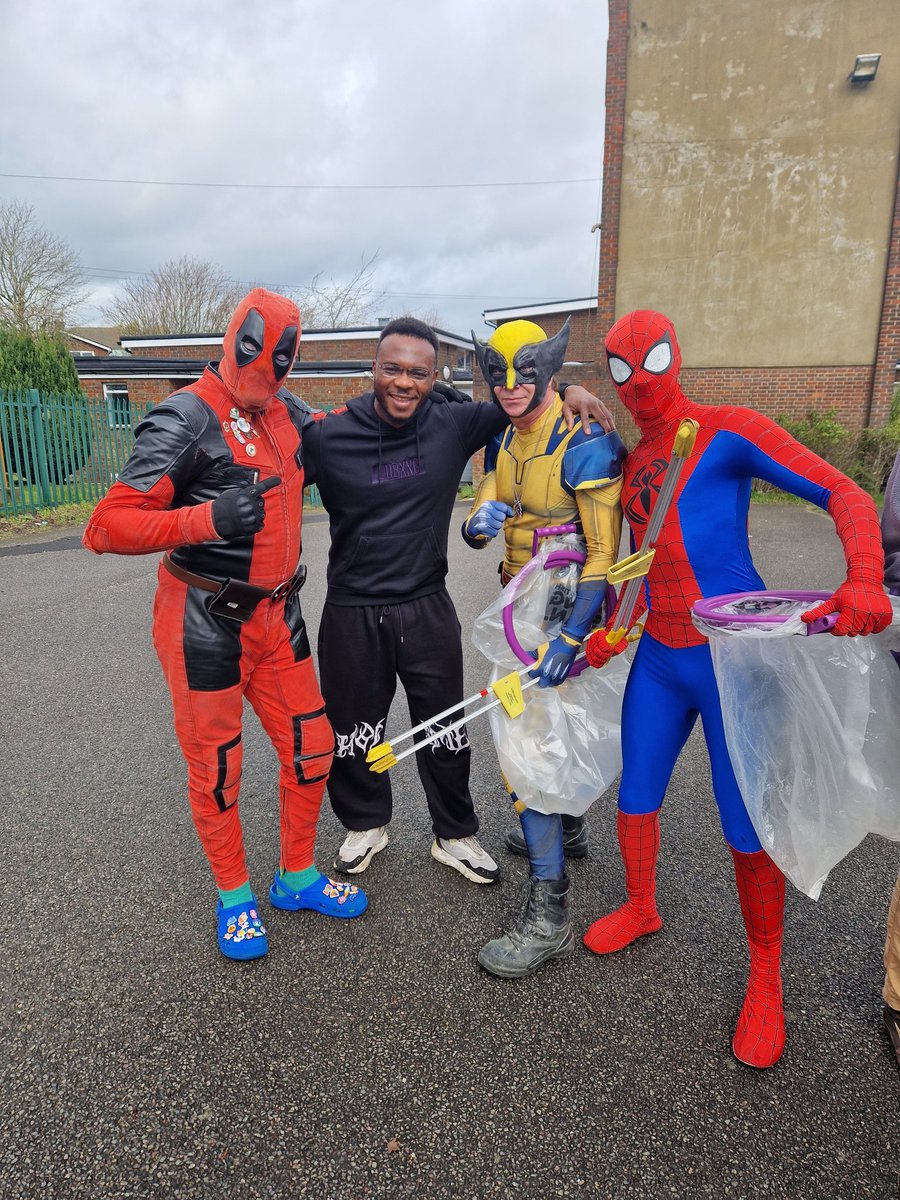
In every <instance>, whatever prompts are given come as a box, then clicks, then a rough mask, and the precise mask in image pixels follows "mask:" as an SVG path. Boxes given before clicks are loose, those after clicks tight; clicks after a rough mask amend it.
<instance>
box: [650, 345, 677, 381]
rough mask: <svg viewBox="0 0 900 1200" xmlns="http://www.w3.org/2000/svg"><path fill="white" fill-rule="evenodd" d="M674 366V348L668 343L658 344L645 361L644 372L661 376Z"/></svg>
mask: <svg viewBox="0 0 900 1200" xmlns="http://www.w3.org/2000/svg"><path fill="white" fill-rule="evenodd" d="M671 365H672V347H671V346H670V345H669V343H668V342H657V343H656V345H655V346H654V347H653V349H652V350H651V351H650V353H649V354H648V355H647V357H646V358H645V359H644V370H645V371H649V372H650V373H651V374H652V375H660V374H662V372H663V371H667V370H668V369H669V367H670V366H671Z"/></svg>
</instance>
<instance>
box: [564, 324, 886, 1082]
mask: <svg viewBox="0 0 900 1200" xmlns="http://www.w3.org/2000/svg"><path fill="white" fill-rule="evenodd" d="M606 354H607V360H608V364H609V371H610V374H611V376H612V379H613V382H614V384H615V385H616V389H617V391H618V393H619V396H620V397H621V399H622V402H623V404H624V405H625V406H626V408H627V409H628V410H629V412H630V413H631V414H632V416H633V417H634V419H635V421H636V422H637V425H638V428H639V429H640V432H641V437H640V440H639V442H638V444H637V446H636V447H635V449H634V450H633V451H632V452H631V453H630V454H629V456H628V459H627V461H626V464H625V482H624V487H623V491H622V507H623V510H624V513H625V516H626V517H627V518H628V521H629V523H630V525H631V528H632V532H633V536H634V540H635V541H636V542H637V543H638V544H640V543H641V541H642V534H643V531H644V530H645V529H646V526H647V522H648V519H649V516H650V513H651V512H652V509H653V505H654V503H655V500H656V497H657V495H658V493H659V488H660V484H661V482H662V476H663V473H664V471H665V466H666V462H667V461H668V459H669V457H670V455H671V450H672V443H673V441H674V437H675V432H676V429H677V428H678V425H679V423H680V422H681V420H682V419H684V418H686V417H690V418H693V419H694V420H695V421H697V422H698V424H699V426H700V429H699V433H698V435H697V439H696V442H695V445H694V449H693V451H692V453H691V455H690V457H689V459H688V460H687V462H686V464H685V467H684V470H683V472H682V475H681V478H680V480H679V485H678V489H677V491H676V497H675V498H676V501H677V504H674V505H673V506H672V507H671V508H670V510H669V512H668V514H667V516H666V519H665V521H664V522H663V525H662V530H661V533H660V536H659V538H658V540H657V542H656V555H655V558H654V560H653V564H652V566H651V568H650V571H649V574H648V576H647V579H646V582H645V586H644V600H643V604H644V607H645V608H646V611H647V618H646V623H645V628H644V634H643V636H642V637H641V639H640V642H639V644H638V649H637V653H636V655H635V659H634V663H633V665H632V668H631V672H630V675H629V679H628V685H627V688H626V691H625V699H624V705H623V711H622V755H623V769H622V780H621V785H620V788H619V811H618V833H619V845H620V848H621V852H622V858H623V861H624V865H625V886H626V891H627V893H628V902H627V903H626V904H625V905H624V906H623V907H622V908H620V909H618V910H617V911H616V912H614V913H611V914H610V915H609V916H606V917H602V918H601V919H600V920H598V921H595V922H594V924H593V925H592V926H591V927H590V929H588V931H587V933H586V935H585V939H584V941H585V944H586V946H587V947H588V949H589V950H593V951H594V952H595V953H597V954H608V953H611V952H612V951H614V950H619V949H621V948H622V947H624V946H627V945H628V944H629V943H630V942H632V941H634V940H635V939H636V938H638V937H641V936H642V935H644V934H647V933H652V932H654V931H655V930H657V929H659V928H660V927H661V925H662V919H661V918H660V916H659V913H658V912H657V909H656V901H655V880H656V862H657V855H658V851H659V808H660V806H661V804H662V801H663V797H664V794H665V791H666V788H667V786H668V782H669V778H670V776H671V773H672V769H673V767H674V765H675V761H676V759H677V758H678V755H679V753H680V752H681V749H682V747H683V746H684V744H685V742H686V741H687V738H688V735H689V733H690V731H691V729H692V728H693V726H694V723H695V721H696V719H697V717H698V715H699V716H700V717H702V720H703V733H704V737H705V739H706V744H707V748H708V750H709V756H710V763H711V767H712V778H713V790H714V792H715V797H716V802H717V804H718V808H719V815H720V819H721V823H722V829H723V832H724V834H725V839H726V841H727V842H728V844H729V847H730V850H731V854H732V857H733V859H734V867H735V875H736V880H737V888H738V895H739V898H740V905H741V912H742V914H743V917H744V923H745V927H746V931H747V938H748V942H749V949H750V978H749V984H748V988H747V994H746V999H745V1001H744V1005H743V1008H742V1010H741V1014H740V1017H739V1020H738V1025H737V1030H736V1033H735V1036H734V1040H733V1050H734V1053H735V1055H736V1057H737V1058H738V1059H739V1060H740V1061H741V1062H744V1063H747V1064H748V1065H750V1066H754V1067H769V1066H772V1065H773V1064H774V1063H775V1062H777V1061H778V1058H779V1057H780V1055H781V1053H782V1050H783V1048H784V1038H785V1030H784V1013H783V1009H782V988H781V944H782V934H783V912H784V877H783V875H782V873H781V871H780V870H779V869H778V867H777V866H776V865H775V863H774V862H772V860H771V859H770V858H769V856H768V854H767V853H766V852H765V851H764V850H763V849H762V847H761V845H760V842H759V839H758V838H757V836H756V832H755V831H754V829H753V826H752V824H751V822H750V818H749V816H748V814H747V810H746V808H745V806H744V802H743V799H742V798H741V794H740V791H739V789H738V785H737V781H736V779H735V776H734V771H733V769H732V766H731V762H730V759H729V756H728V748H727V746H726V744H725V733H724V729H723V724H722V713H721V709H720V706H719V695H718V690H717V687H716V682H715V676H714V674H713V669H712V661H711V658H710V652H709V645H708V643H707V640H706V638H705V637H703V635H702V634H701V633H700V632H699V631H698V630H697V629H696V628H695V626H694V625H693V623H692V621H691V607H692V605H693V604H694V603H695V602H696V601H697V600H699V599H700V598H701V597H707V596H716V595H722V594H724V593H732V592H744V591H756V590H760V589H763V588H764V586H765V585H764V584H763V581H762V579H761V578H760V576H759V574H758V573H757V571H756V568H755V567H754V565H753V560H752V558H751V556H750V545H749V538H748V530H747V519H748V510H749V500H750V489H751V486H752V482H753V479H754V478H759V479H765V480H767V481H768V482H769V483H772V484H774V485H775V486H776V487H779V488H781V489H782V490H784V491H787V492H792V493H793V494H794V495H796V496H801V497H802V498H803V499H804V500H806V501H808V502H809V503H811V504H816V505H818V506H819V507H820V508H822V509H823V510H825V511H826V512H827V513H828V514H829V516H831V518H832V520H833V521H834V524H835V528H836V530H837V533H838V536H839V538H840V539H841V543H842V544H843V548H844V555H845V557H846V560H847V578H846V580H845V581H844V583H842V584H841V585H840V587H838V589H837V590H836V591H835V593H834V595H833V596H832V597H831V598H830V599H828V600H826V601H825V602H824V603H822V604H821V605H819V606H818V607H816V608H815V609H813V610H811V611H810V612H808V613H806V614H804V617H803V619H804V621H806V622H810V621H813V620H816V619H818V618H819V617H822V616H825V615H826V614H828V613H832V612H836V613H838V614H839V619H838V621H837V624H836V625H835V626H834V629H833V631H832V632H833V633H834V634H837V635H839V636H840V635H845V634H849V635H850V636H855V635H857V634H867V633H877V632H879V631H880V630H881V629H884V628H885V627H886V626H887V625H888V624H889V623H890V620H891V607H890V602H889V601H888V599H887V597H886V596H885V593H884V590H883V587H882V576H883V566H884V556H883V552H882V547H881V538H880V534H879V528H878V517H877V513H876V509H875V505H874V503H873V502H872V500H871V498H870V497H869V496H868V495H867V494H866V493H865V492H863V491H862V490H861V489H860V488H859V487H857V486H856V484H855V483H853V482H852V480H850V479H848V478H847V477H846V476H845V475H843V474H841V472H840V471H837V470H836V469H835V468H834V467H832V466H830V465H829V464H828V463H826V462H825V461H824V460H823V459H821V458H819V457H818V456H817V455H815V454H813V453H812V451H810V450H808V449H807V448H806V447H805V446H802V445H801V444H800V443H798V442H796V441H795V440H794V439H793V438H792V437H791V436H790V435H789V434H788V433H787V432H786V431H785V430H784V429H782V428H781V427H780V426H779V425H777V424H775V422H774V421H771V420H769V418H767V417H764V416H762V415H761V414H760V413H757V412H754V411H753V410H752V409H748V408H739V407H733V406H724V405H719V406H705V405H699V404H693V403H691V401H690V400H688V398H687V397H686V396H685V395H684V393H683V392H682V390H681V388H680V386H679V384H678V372H679V368H680V366H681V353H680V350H679V348H678V341H677V339H676V337H675V329H674V327H673V325H672V323H671V321H669V320H668V318H666V317H664V316H662V315H661V314H659V313H655V312H648V311H640V312H633V313H629V314H628V315H627V316H624V317H622V318H621V319H620V320H619V321H617V322H616V323H615V325H613V327H612V329H611V330H610V331H609V333H608V335H607V338H606ZM637 615H640V613H638V614H636V616H637ZM609 628H610V629H611V630H615V629H616V628H617V622H616V614H613V618H612V621H611V622H610V626H609ZM624 645H625V643H624V641H622V642H619V643H618V644H617V647H616V650H618V649H621V648H624ZM585 649H586V653H587V656H588V659H589V661H590V662H591V663H592V664H593V665H595V666H602V665H603V663H604V662H606V661H608V658H609V656H610V654H611V653H613V652H614V650H613V648H612V647H611V646H610V645H609V643H608V641H607V637H606V631H601V632H600V633H599V634H595V635H594V636H593V637H592V638H591V639H590V640H589V641H588V642H587V644H586V647H585Z"/></svg>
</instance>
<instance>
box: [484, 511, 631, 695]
mask: <svg viewBox="0 0 900 1200" xmlns="http://www.w3.org/2000/svg"><path fill="white" fill-rule="evenodd" d="M577 529H578V527H577V526H576V525H547V526H545V527H543V528H541V529H536V530H535V531H534V537H533V539H532V543H531V546H532V549H531V553H532V557H531V558H530V559H529V560H528V562H527V563H526V564H525V566H524V567H523V568H522V570H521V571H520V572H519V573H518V575H516V577H515V578H514V579H513V580H512V581H511V582H510V583H509V584H508V585H507V589H506V590H507V602H506V604H505V605H504V607H503V632H504V633H505V634H506V640H507V642H508V643H509V648H510V650H512V652H513V654H515V656H516V658H517V659H518V660H519V662H522V663H525V664H526V665H530V664H531V663H533V662H536V661H537V656H536V655H535V654H533V653H529V652H528V651H527V650H526V649H525V648H524V646H523V645H522V644H521V642H520V641H519V639H518V637H517V636H516V629H515V624H514V621H513V608H514V606H515V602H516V595H517V593H518V592H519V589H520V588H521V587H522V584H523V583H524V582H525V580H526V579H527V578H528V577H529V575H531V574H532V573H533V572H534V571H536V570H537V568H538V566H539V565H540V560H539V559H538V558H537V552H538V546H539V545H540V542H541V539H542V538H547V537H557V536H561V535H562V534H565V533H576V532H577ZM585 558H586V555H585V553H584V551H583V550H565V549H563V550H553V551H552V552H551V553H550V554H548V555H547V559H546V561H545V563H544V570H545V571H552V570H553V569H554V567H564V566H567V565H568V564H569V563H578V564H579V565H582V566H583V565H584V562H585ZM615 606H616V592H615V588H613V587H610V588H608V589H607V592H606V596H605V598H604V601H603V611H604V613H605V614H607V616H608V614H609V613H611V612H612V611H613V609H614V608H615ZM587 666H588V661H587V659H586V658H584V659H582V660H581V661H580V662H577V661H576V662H575V664H574V665H573V667H572V670H571V671H570V672H569V676H568V677H569V679H575V678H577V677H578V676H579V675H580V674H581V672H582V671H583V670H584V669H585V667H587Z"/></svg>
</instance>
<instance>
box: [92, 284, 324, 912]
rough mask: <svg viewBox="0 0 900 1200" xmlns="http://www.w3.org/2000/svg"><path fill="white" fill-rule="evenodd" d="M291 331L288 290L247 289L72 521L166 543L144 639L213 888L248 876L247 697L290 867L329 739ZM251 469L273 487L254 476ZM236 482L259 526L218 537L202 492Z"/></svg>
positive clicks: (145, 542) (102, 545)
mask: <svg viewBox="0 0 900 1200" xmlns="http://www.w3.org/2000/svg"><path fill="white" fill-rule="evenodd" d="M299 336H300V319H299V313H298V311H297V307H296V305H294V304H293V302H291V301H288V300H286V299H285V298H284V297H281V296H277V295H275V294H274V293H271V292H267V291H265V290H263V289H261V288H257V289H254V290H253V291H252V292H251V293H250V294H249V295H248V296H247V297H246V298H245V300H244V301H243V302H242V303H241V304H240V305H239V306H238V309H237V310H236V312H235V314H234V317H233V318H232V320H231V323H230V324H229V326H228V330H227V331H226V334H225V341H224V352H223V357H222V361H221V363H219V364H211V365H210V366H209V367H207V369H206V370H205V371H204V373H203V375H202V376H201V378H200V379H199V380H198V381H197V383H196V384H193V385H192V386H191V387H190V388H188V389H184V390H182V391H179V392H175V393H174V394H173V395H171V396H169V397H168V399H167V400H165V401H164V402H163V403H162V404H160V405H159V406H158V407H157V408H155V409H153V410H152V411H151V412H150V413H149V414H148V415H147V417H146V418H145V420H144V421H142V422H141V424H140V425H139V426H138V428H137V430H136V442H135V448H134V451H133V453H132V455H131V457H130V459H129V460H128V463H127V464H126V466H125V469H124V470H123V471H122V473H121V474H120V476H119V478H118V481H117V482H116V483H115V484H114V485H113V486H112V488H110V490H109V492H108V493H107V495H106V497H105V498H104V499H103V500H102V501H101V502H100V504H99V505H98V506H97V508H96V509H95V511H94V513H93V516H92V517H91V520H90V523H89V524H88V527H87V529H86V531H85V534H84V544H85V546H87V547H88V549H90V550H93V551H94V552H95V553H97V554H103V553H105V552H111V553H116V554H146V553H149V552H152V551H159V550H163V551H168V552H169V553H167V554H166V555H165V557H164V558H163V560H162V561H161V562H160V567H159V571H158V588H157V593H156V599H155V603H154V610H153V639H154V644H155V646H156V651H157V654H158V655H159V659H160V662H161V663H162V668H163V672H164V674H165V677H166V682H167V683H168V686H169V690H170V692H171V694H172V702H173V706H174V711H175V729H176V733H177V735H178V740H179V742H180V744H181V748H182V751H183V753H184V756H185V759H186V760H187V764H188V791H189V797H190V802H191V809H192V813H193V818H194V823H195V825H196V827H197V831H198V833H199V835H200V839H201V842H202V843H203V847H204V850H205V851H206V855H207V857H208V859H209V862H210V866H211V867H212V870H213V874H214V876H215V879H216V884H217V886H218V887H219V888H220V889H221V890H228V889H232V888H237V887H240V886H241V885H242V884H243V883H245V882H246V880H247V867H246V861H245V857H244V846H243V836H242V832H241V825H240V819H239V816H238V806H237V799H238V791H239V787H240V779H241V756H242V746H241V715H242V709H243V698H244V696H245V695H246V697H247V699H248V700H249V701H250V703H251V704H252V706H253V708H254V710H255V711H256V713H257V715H258V716H259V718H260V721H261V723H262V725H263V727H264V728H265V730H266V732H267V733H268V735H269V737H270V738H271V740H272V742H273V744H274V746H275V748H276V751H277V753H278V758H279V762H280V766H281V770H280V776H279V784H280V811H281V859H282V866H283V867H284V868H285V869H286V870H288V871H301V870H304V869H305V868H306V867H309V866H311V865H312V862H313V843H314V839H315V830H316V823H317V820H318V815H319V809H320V806H321V802H322V795H323V791H324V787H325V780H326V778H327V775H328V771H329V768H330V765H331V757H332V751H333V745H334V740H333V736H332V732H331V727H330V725H329V723H328V720H327V718H326V716H325V709H324V704H323V701H322V696H321V693H320V691H319V686H318V682H317V680H316V676H315V671H314V668H313V663H312V659H311V656H310V647H309V641H308V639H307V633H306V627H305V624H304V621H303V617H302V614H301V611H300V604H299V599H298V595H297V591H298V586H299V582H300V576H299V574H298V559H299V556H300V525H301V516H302V500H303V465H302V458H301V449H300V433H301V429H302V427H303V425H304V424H305V423H306V422H307V421H308V420H309V417H308V415H307V413H306V411H305V409H304V408H303V407H302V405H301V404H300V403H299V402H298V401H297V400H296V399H295V398H294V397H293V396H291V395H290V394H289V393H287V392H286V391H281V390H279V389H280V387H281V382H282V380H283V379H284V378H285V377H286V375H287V373H288V371H289V370H290V366H291V363H292V362H293V360H294V356H295V354H296V349H297V343H298V341H299ZM273 480H278V482H277V483H273V482H272V481H273ZM258 481H269V487H268V488H266V487H264V486H260V488H259V490H258V491H257V490H256V489H254V486H253V485H254V484H256V483H257V482H258ZM236 488H237V489H251V490H249V491H245V492H244V495H246V496H251V497H252V498H253V502H254V503H255V504H256V505H258V506H261V505H264V517H263V515H262V509H261V508H260V509H259V512H260V518H259V520H260V522H261V528H258V530H257V531H256V532H255V533H253V534H252V535H250V536H230V537H229V538H228V539H227V540H224V539H222V538H220V537H219V535H218V534H217V532H216V525H215V524H214V510H213V506H214V504H215V503H216V501H217V500H220V499H221V498H222V497H223V496H224V495H225V494H226V493H228V497H227V500H230V499H231V498H233V497H234V496H235V495H239V494H240V493H236V492H233V491H232V489H236ZM263 493H264V495H263ZM227 500H226V503H227ZM222 511H223V509H222V507H221V506H220V507H219V508H218V509H217V510H216V512H217V514H220V513H222ZM222 524H224V522H222V521H221V518H220V526H221V525H222ZM227 581H233V582H232V586H231V587H230V588H229V589H228V591H227V592H226V591H224V590H222V589H221V585H224V584H225V583H227ZM241 585H244V586H243V587H241ZM217 593H218V594H217ZM211 609H212V611H211Z"/></svg>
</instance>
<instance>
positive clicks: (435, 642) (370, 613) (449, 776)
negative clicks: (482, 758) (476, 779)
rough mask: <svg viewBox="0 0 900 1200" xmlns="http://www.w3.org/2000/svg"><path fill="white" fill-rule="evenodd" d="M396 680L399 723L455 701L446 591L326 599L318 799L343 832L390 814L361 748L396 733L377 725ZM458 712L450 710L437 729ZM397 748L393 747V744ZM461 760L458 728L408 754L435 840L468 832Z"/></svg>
mask: <svg viewBox="0 0 900 1200" xmlns="http://www.w3.org/2000/svg"><path fill="white" fill-rule="evenodd" d="M398 678H399V680H400V682H401V683H402V685H403V688H404V690H405V692H406V699H407V703H408V705H409V716H410V726H409V727H411V726H413V725H418V724H419V723H420V722H421V721H426V720H427V719H428V718H429V717H431V716H433V715H434V714H435V713H439V712H441V711H443V710H444V709H445V708H449V706H450V705H451V704H453V703H454V702H457V701H460V700H461V699H462V696H463V656H462V638H461V630H460V624H459V619H458V618H457V615H456V610H455V609H454V607H453V601H452V600H451V599H450V596H449V594H448V592H447V591H446V589H442V590H441V591H438V592H433V593H431V594H430V595H428V596H423V597H421V598H420V599H418V600H407V601H404V602H403V603H401V604H377V605H342V604H333V603H326V604H325V607H324V609H323V612H322V621H321V624H320V626H319V682H320V684H321V688H322V695H323V696H324V697H325V710H326V712H327V714H328V718H329V720H330V721H331V724H332V727H333V729H334V736H335V742H336V745H335V752H334V762H333V764H332V768H331V775H330V776H329V780H328V795H329V798H330V800H331V806H332V808H333V809H334V812H335V815H336V816H337V818H338V820H339V821H340V822H341V824H342V825H343V826H344V827H345V828H347V829H356V830H361V829H374V828H375V827H376V826H379V825H387V824H388V822H389V821H390V819H391V815H392V811H393V800H392V795H391V780H390V773H389V772H384V773H383V774H380V775H376V774H375V773H374V772H372V771H370V770H369V768H368V766H367V764H366V754H367V752H368V751H369V750H370V749H371V748H372V747H373V746H376V745H378V744H379V743H380V742H383V741H385V740H386V737H387V736H389V734H390V732H393V733H394V734H397V733H402V732H403V728H398V729H396V730H393V731H387V730H386V728H385V726H386V721H387V715H388V711H389V710H390V707H391V702H392V701H393V698H394V694H395V692H396V689H397V680H398ZM460 715H461V713H459V712H457V713H452V714H451V715H450V716H449V717H446V718H444V719H443V720H442V721H441V722H440V725H442V726H447V725H449V724H451V723H452V722H453V720H454V719H457V718H458V717H459V716H460ZM419 736H424V735H419ZM407 746H408V743H401V745H400V747H398V749H399V750H404V749H406V748H407ZM470 759H471V751H470V749H469V740H468V737H467V736H466V730H465V726H463V728H461V729H458V730H456V732H454V733H451V734H448V735H447V736H446V737H444V738H441V739H440V740H439V741H437V742H434V743H432V744H431V745H430V746H428V747H426V748H425V749H423V750H420V751H419V752H418V753H417V754H416V765H417V767H418V770H419V778H420V779H421V781H422V786H423V787H424V789H425V798H426V800H427V801H428V809H429V811H430V813H431V823H432V828H433V830H434V833H435V836H436V837H442V838H461V837H468V836H469V835H470V834H473V833H475V832H476V831H477V829H478V818H477V817H476V815H475V809H474V806H473V804H472V797H471V794H470V792H469V764H470Z"/></svg>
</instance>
